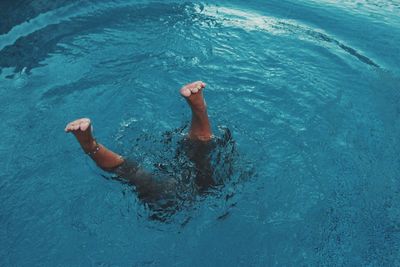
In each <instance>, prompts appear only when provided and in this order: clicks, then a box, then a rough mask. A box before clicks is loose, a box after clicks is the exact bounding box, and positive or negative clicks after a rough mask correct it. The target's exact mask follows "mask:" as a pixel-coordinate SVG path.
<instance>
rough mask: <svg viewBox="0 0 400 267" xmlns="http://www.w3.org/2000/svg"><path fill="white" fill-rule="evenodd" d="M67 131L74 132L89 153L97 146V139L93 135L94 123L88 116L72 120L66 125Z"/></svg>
mask: <svg viewBox="0 0 400 267" xmlns="http://www.w3.org/2000/svg"><path fill="white" fill-rule="evenodd" d="M65 132H67V133H69V132H71V133H73V134H74V135H75V137H76V139H77V140H78V142H79V144H80V145H81V147H82V148H83V150H84V151H85V152H86V153H87V152H89V151H92V150H93V149H95V147H96V140H95V139H94V137H93V135H92V123H91V121H90V119H88V118H82V119H78V120H75V121H72V122H70V123H68V124H67V126H66V127H65Z"/></svg>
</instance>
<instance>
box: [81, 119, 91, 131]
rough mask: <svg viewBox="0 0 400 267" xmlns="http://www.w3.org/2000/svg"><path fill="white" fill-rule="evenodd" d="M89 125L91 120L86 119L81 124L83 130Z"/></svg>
mask: <svg viewBox="0 0 400 267" xmlns="http://www.w3.org/2000/svg"><path fill="white" fill-rule="evenodd" d="M88 127H89V122H88V121H84V122H82V123H81V124H80V129H81V131H86V130H87V128H88Z"/></svg>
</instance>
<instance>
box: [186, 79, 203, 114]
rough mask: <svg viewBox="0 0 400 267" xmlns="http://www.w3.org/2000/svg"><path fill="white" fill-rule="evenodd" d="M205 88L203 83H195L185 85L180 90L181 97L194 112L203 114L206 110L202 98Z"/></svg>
mask: <svg viewBox="0 0 400 267" xmlns="http://www.w3.org/2000/svg"><path fill="white" fill-rule="evenodd" d="M205 87H206V84H205V83H203V82H202V81H197V82H193V83H189V84H187V85H185V86H184V87H182V89H181V90H180V93H181V95H182V96H183V97H184V98H185V99H186V101H187V102H188V104H189V106H190V107H191V108H192V110H193V111H194V112H198V111H199V112H204V111H205V110H206V102H205V101H204V98H203V89H204V88H205Z"/></svg>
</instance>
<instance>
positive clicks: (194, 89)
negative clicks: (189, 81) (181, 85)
mask: <svg viewBox="0 0 400 267" xmlns="http://www.w3.org/2000/svg"><path fill="white" fill-rule="evenodd" d="M190 91H192V93H193V94H196V93H197V92H198V91H199V88H198V87H194V88H192V89H191V90H190Z"/></svg>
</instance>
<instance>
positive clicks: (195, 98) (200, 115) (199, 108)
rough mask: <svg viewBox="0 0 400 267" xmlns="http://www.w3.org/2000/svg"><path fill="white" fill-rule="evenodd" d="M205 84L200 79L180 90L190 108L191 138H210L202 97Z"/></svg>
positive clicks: (205, 139) (209, 128) (201, 139)
mask: <svg viewBox="0 0 400 267" xmlns="http://www.w3.org/2000/svg"><path fill="white" fill-rule="evenodd" d="M205 86H206V84H205V83H203V82H202V81H197V82H193V83H190V84H187V85H185V86H184V87H182V89H181V90H180V93H181V95H182V96H183V97H184V98H185V99H186V101H187V103H188V104H189V106H190V108H191V109H192V122H191V125H190V130H189V138H190V139H191V140H200V141H209V140H210V139H211V138H212V132H211V126H210V121H209V119H208V115H207V107H206V102H205V101H204V98H203V89H204V88H205Z"/></svg>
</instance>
